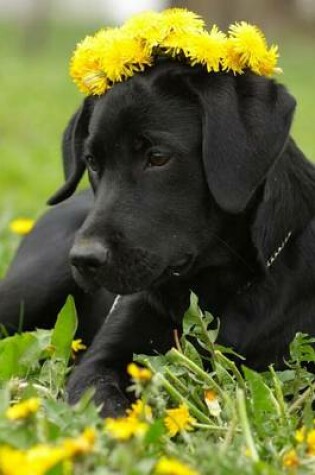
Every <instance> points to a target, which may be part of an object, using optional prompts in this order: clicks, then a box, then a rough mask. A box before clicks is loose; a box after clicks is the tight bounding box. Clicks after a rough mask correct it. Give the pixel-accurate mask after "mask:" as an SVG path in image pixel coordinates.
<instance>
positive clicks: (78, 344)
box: [71, 338, 87, 353]
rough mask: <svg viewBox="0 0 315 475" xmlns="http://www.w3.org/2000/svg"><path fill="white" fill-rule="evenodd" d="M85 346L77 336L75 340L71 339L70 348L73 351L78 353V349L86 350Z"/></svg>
mask: <svg viewBox="0 0 315 475" xmlns="http://www.w3.org/2000/svg"><path fill="white" fill-rule="evenodd" d="M86 348H87V346H86V345H84V344H83V343H82V338H78V339H77V340H73V341H72V343H71V350H72V351H73V352H74V353H78V352H79V351H83V350H86Z"/></svg>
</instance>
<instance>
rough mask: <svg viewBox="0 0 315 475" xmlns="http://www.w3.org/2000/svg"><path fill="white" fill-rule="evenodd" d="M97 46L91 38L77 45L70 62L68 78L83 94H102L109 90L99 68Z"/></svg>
mask: <svg viewBox="0 0 315 475" xmlns="http://www.w3.org/2000/svg"><path fill="white" fill-rule="evenodd" d="M101 56H102V53H101V51H100V47H99V44H97V42H96V40H95V38H94V37H93V36H87V37H86V38H85V39H84V40H83V41H81V43H79V44H78V45H77V47H76V49H75V51H74V53H73V55H72V58H71V61H70V76H71V77H72V79H73V81H74V82H75V84H76V85H77V86H78V88H79V90H80V91H81V92H83V93H84V94H95V95H101V94H104V93H105V92H106V91H107V89H108V88H109V84H108V80H107V77H106V74H105V72H104V71H103V70H102V68H101V64H100V63H101Z"/></svg>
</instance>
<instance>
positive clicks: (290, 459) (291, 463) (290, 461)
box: [282, 449, 299, 468]
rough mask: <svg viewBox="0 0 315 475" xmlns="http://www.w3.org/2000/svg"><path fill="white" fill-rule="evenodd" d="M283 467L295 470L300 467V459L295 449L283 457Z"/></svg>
mask: <svg viewBox="0 0 315 475" xmlns="http://www.w3.org/2000/svg"><path fill="white" fill-rule="evenodd" d="M282 465H283V467H285V468H294V467H297V466H298V465H299V458H298V455H297V453H296V451H295V450H294V449H291V450H289V451H288V452H286V453H285V454H284V455H283V457H282Z"/></svg>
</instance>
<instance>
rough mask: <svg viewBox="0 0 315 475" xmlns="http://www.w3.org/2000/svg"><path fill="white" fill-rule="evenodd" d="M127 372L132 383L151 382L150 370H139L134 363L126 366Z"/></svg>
mask: <svg viewBox="0 0 315 475" xmlns="http://www.w3.org/2000/svg"><path fill="white" fill-rule="evenodd" d="M127 372H128V374H129V375H130V376H131V377H132V379H133V380H134V381H138V382H141V383H145V382H148V381H151V379H152V376H153V375H152V371H151V370H149V369H148V368H141V367H140V366H138V365H136V364H135V363H130V364H129V365H128V366H127Z"/></svg>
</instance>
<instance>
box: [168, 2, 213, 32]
mask: <svg viewBox="0 0 315 475" xmlns="http://www.w3.org/2000/svg"><path fill="white" fill-rule="evenodd" d="M161 17H162V23H163V28H165V29H166V30H167V31H168V33H171V32H174V31H177V32H198V31H199V32H200V31H202V30H203V28H204V26H205V22H204V21H203V19H202V18H200V16H199V15H197V14H196V13H194V12H191V11H189V10H187V9H186V8H168V9H166V10H164V11H163V12H162V13H161Z"/></svg>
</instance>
